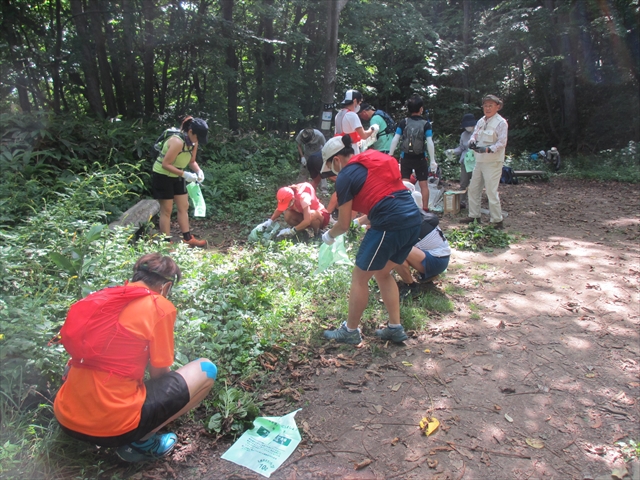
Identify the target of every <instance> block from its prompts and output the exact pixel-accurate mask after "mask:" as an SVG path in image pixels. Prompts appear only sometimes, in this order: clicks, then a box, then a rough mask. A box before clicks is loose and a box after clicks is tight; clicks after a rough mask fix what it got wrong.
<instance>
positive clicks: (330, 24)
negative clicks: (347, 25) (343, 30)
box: [319, 0, 348, 137]
mask: <svg viewBox="0 0 640 480" xmlns="http://www.w3.org/2000/svg"><path fill="white" fill-rule="evenodd" d="M347 1H348V0H327V1H326V5H327V39H326V44H325V60H324V76H323V81H322V97H321V99H322V103H323V104H324V105H329V104H332V103H333V101H334V96H335V93H336V72H337V70H338V26H339V23H340V12H342V9H343V8H344V7H345V5H346V4H347ZM324 105H323V106H322V108H321V109H320V117H319V118H320V123H319V127H320V128H322V125H323V124H322V113H323V112H324V111H325V108H324ZM324 125H325V126H326V122H325V123H324ZM322 133H324V136H325V137H330V136H331V131H330V130H329V129H327V128H324V129H322Z"/></svg>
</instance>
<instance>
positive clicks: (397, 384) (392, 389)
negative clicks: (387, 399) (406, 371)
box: [391, 383, 402, 392]
mask: <svg viewBox="0 0 640 480" xmlns="http://www.w3.org/2000/svg"><path fill="white" fill-rule="evenodd" d="M401 386H402V383H396V384H395V385H394V386H393V387H391V391H392V392H397V391H398V390H400V387H401Z"/></svg>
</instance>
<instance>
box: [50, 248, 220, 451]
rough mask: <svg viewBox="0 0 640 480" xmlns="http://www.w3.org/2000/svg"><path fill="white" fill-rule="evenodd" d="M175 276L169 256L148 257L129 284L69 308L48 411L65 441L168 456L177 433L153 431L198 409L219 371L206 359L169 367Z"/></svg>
mask: <svg viewBox="0 0 640 480" xmlns="http://www.w3.org/2000/svg"><path fill="white" fill-rule="evenodd" d="M180 278H181V273H180V268H178V266H177V265H176V263H175V262H174V261H173V260H172V259H171V258H170V257H166V256H164V257H163V256H162V255H160V254H159V253H149V254H147V255H143V256H142V257H140V259H139V260H138V261H137V262H136V264H135V265H134V267H133V278H132V280H131V282H130V283H125V285H124V286H121V287H112V288H105V289H103V290H100V291H98V292H95V293H92V294H91V295H89V296H87V297H86V298H84V299H82V300H80V301H79V302H76V303H75V304H74V305H72V306H71V309H70V310H69V314H68V315H67V319H66V321H65V324H64V325H63V327H62V329H61V331H60V337H61V343H62V344H63V345H64V347H65V349H66V350H67V351H68V352H69V353H70V354H71V360H70V361H69V365H70V368H69V370H68V374H67V375H66V380H65V381H64V383H63V384H62V387H61V388H60V390H59V391H58V394H57V395H56V398H55V402H54V405H53V409H54V413H55V416H56V419H57V420H58V422H59V423H60V426H61V427H62V430H63V431H64V432H65V433H66V434H67V435H69V436H71V437H73V438H76V439H78V440H83V441H86V442H90V443H93V444H95V445H100V446H103V447H116V448H117V450H116V453H117V454H118V456H119V457H120V458H122V459H123V460H125V461H130V462H138V461H144V460H150V459H151V460H152V459H156V458H160V457H164V456H166V455H168V454H169V453H170V452H171V451H172V450H173V448H174V447H175V445H176V442H177V440H178V439H177V437H176V435H175V434H174V433H164V434H160V433H158V431H159V430H160V429H161V428H162V427H163V426H165V425H166V424H168V423H170V422H172V421H173V420H175V419H176V418H178V417H180V416H181V415H184V414H185V413H187V412H188V411H189V410H191V409H192V408H194V407H196V406H198V405H199V404H200V402H201V401H202V400H203V399H204V398H205V397H206V396H207V394H208V393H209V391H210V390H211V387H213V383H214V380H215V378H216V375H217V371H218V370H217V367H216V366H215V365H214V364H213V363H212V362H211V361H210V360H207V359H205V358H200V359H198V360H194V361H193V362H190V363H188V364H186V365H184V366H182V367H180V368H178V369H177V370H175V371H172V370H171V368H170V367H171V365H173V361H174V339H173V327H174V323H175V320H176V308H175V307H174V306H173V304H172V303H171V302H170V301H169V300H168V297H169V294H170V293H171V288H172V287H173V285H175V284H176V283H177V282H178V281H179V280H180ZM87 332H88V333H87ZM146 370H148V371H149V376H150V379H149V380H147V381H144V375H145V371H146Z"/></svg>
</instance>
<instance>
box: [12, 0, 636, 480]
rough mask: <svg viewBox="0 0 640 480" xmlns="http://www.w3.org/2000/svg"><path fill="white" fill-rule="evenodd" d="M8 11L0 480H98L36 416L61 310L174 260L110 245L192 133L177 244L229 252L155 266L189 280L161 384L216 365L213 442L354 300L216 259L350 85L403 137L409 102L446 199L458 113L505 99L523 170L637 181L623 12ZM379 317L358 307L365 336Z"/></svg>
mask: <svg viewBox="0 0 640 480" xmlns="http://www.w3.org/2000/svg"><path fill="white" fill-rule="evenodd" d="M1 8H2V11H1V16H0V22H1V24H2V28H1V29H0V47H1V48H0V63H1V68H0V169H2V171H3V172H4V174H3V175H2V176H1V177H0V271H2V272H3V275H2V276H0V361H1V362H2V371H0V420H1V422H2V428H1V429H0V478H69V476H70V473H69V472H70V471H69V468H72V469H75V470H73V472H74V475H76V474H77V473H78V469H79V470H82V469H83V468H86V469H87V470H85V473H84V474H85V475H87V476H88V477H91V476H92V475H96V471H97V470H99V469H100V468H102V467H101V465H102V464H103V462H106V463H109V462H110V461H111V460H109V457H108V455H106V454H105V453H104V451H103V452H96V451H89V452H87V451H86V450H81V453H80V454H78V453H77V450H74V449H73V448H71V447H70V445H69V440H68V439H66V438H65V437H64V436H63V435H59V430H58V427H57V424H56V423H55V421H54V420H53V415H52V411H51V403H50V402H51V399H52V398H53V395H54V394H55V391H56V390H57V388H58V387H59V385H60V374H61V371H62V367H63V365H64V364H65V362H66V360H67V356H66V354H65V352H64V350H63V349H62V347H61V346H59V345H58V346H47V342H48V340H49V339H51V337H52V336H53V335H54V334H55V333H57V332H58V330H59V328H60V326H61V324H62V322H63V321H64V319H65V315H66V312H67V310H68V308H69V305H71V304H72V303H73V302H74V301H76V300H77V299H78V298H80V297H82V296H84V295H86V294H87V293H88V292H90V291H93V290H96V289H99V288H103V287H105V286H108V285H114V284H118V283H121V282H123V281H124V280H125V279H126V278H127V277H128V275H129V272H130V271H131V267H132V265H133V263H134V262H135V260H136V259H137V258H138V257H139V256H140V255H141V254H142V253H147V252H148V251H150V250H151V249H153V250H158V251H163V252H167V251H168V246H167V245H166V244H164V243H163V242H159V241H158V240H157V238H154V237H153V235H152V234H151V233H150V232H152V231H153V228H152V226H150V225H147V226H145V228H144V229H143V231H142V232H137V233H136V232H134V231H133V230H131V229H123V230H114V231H112V230H110V229H108V228H106V225H107V224H108V223H109V222H111V221H113V220H115V219H116V218H118V216H119V215H120V214H121V213H122V212H123V211H124V210H126V209H127V208H129V207H130V206H131V205H133V204H134V203H136V202H137V201H138V200H139V199H140V198H144V197H145V196H146V197H148V187H149V183H150V174H149V172H150V171H151V163H152V161H153V158H152V156H151V154H150V152H149V150H150V147H151V146H152V145H153V143H154V140H155V139H156V137H157V136H158V134H159V133H160V132H161V131H162V130H163V129H164V128H167V127H169V126H175V125H178V120H179V118H180V117H181V116H183V115H185V114H191V115H195V116H200V117H202V118H205V119H206V120H207V121H208V122H209V125H210V128H211V130H210V142H209V143H208V144H207V145H206V146H204V148H202V149H200V150H199V152H198V161H199V163H200V165H201V166H202V167H203V169H204V171H205V172H206V175H207V178H206V180H205V182H204V184H203V193H204V195H205V198H206V201H207V206H208V210H207V219H205V220H203V221H201V223H197V222H194V226H195V227H194V228H195V230H196V233H201V231H202V230H206V231H208V232H216V234H219V236H220V238H221V239H222V241H224V242H226V244H225V245H226V246H225V248H224V249H222V248H221V249H220V251H218V250H207V251H206V252H204V253H196V252H193V251H190V250H187V249H183V248H179V249H178V250H177V251H175V252H173V253H172V256H173V257H174V258H175V259H176V261H177V262H178V263H179V265H180V266H181V268H182V269H183V272H184V273H185V278H184V280H183V282H181V284H180V286H179V287H178V288H176V289H174V292H173V294H172V301H173V302H174V303H175V304H176V306H177V308H178V311H179V316H178V321H177V327H176V366H180V365H182V364H185V363H186V362H188V361H189V360H192V359H194V358H198V357H209V358H214V359H216V363H218V366H219V368H220V373H219V375H220V376H219V379H220V381H219V382H217V384H216V390H215V392H214V394H213V395H212V396H211V398H209V399H207V401H206V402H205V404H204V408H203V409H201V411H200V412H199V414H198V416H197V417H196V418H197V419H198V420H202V419H203V418H204V425H205V426H206V428H208V429H209V430H210V431H212V432H214V433H216V434H220V435H222V434H229V433H231V434H232V435H236V434H237V433H238V432H240V431H242V429H243V428H245V426H246V425H247V424H250V420H251V418H252V416H253V415H255V414H256V412H257V408H256V407H255V403H254V402H255V400H256V397H255V396H254V395H253V394H252V393H250V390H251V389H254V390H255V389H256V384H258V383H259V382H260V381H261V380H260V379H261V378H262V377H263V376H262V373H264V359H265V358H269V357H268V356H267V357H265V355H277V356H286V355H287V354H288V352H289V351H290V349H291V348H292V345H293V344H294V343H296V342H298V343H304V342H308V341H316V340H317V337H319V332H320V331H321V330H322V328H321V325H320V323H318V322H320V319H327V318H331V319H340V318H343V317H344V315H345V314H346V311H347V303H346V295H339V296H336V292H337V291H346V290H347V289H348V284H349V281H350V276H349V272H348V270H347V269H341V270H337V271H333V272H331V274H330V275H329V274H327V275H325V274H322V275H320V276H316V277H311V276H309V275H308V272H310V271H313V269H315V267H316V264H317V258H316V257H315V256H314V255H315V249H309V248H308V246H307V245H304V244H299V245H295V244H291V243H289V242H278V243H276V244H272V245H269V246H267V247H264V246H260V245H258V246H254V247H248V246H247V247H231V248H229V249H227V248H228V246H229V244H230V243H233V241H235V240H237V239H238V238H242V237H245V236H246V234H248V232H249V230H250V228H251V226H253V225H255V224H256V223H257V222H258V221H262V220H264V219H265V218H266V216H267V215H269V214H270V213H271V212H272V211H273V207H274V203H273V202H274V194H275V191H276V190H277V188H278V187H280V186H282V185H285V184H287V182H293V181H294V180H295V179H296V178H297V176H298V174H299V173H300V169H299V163H298V159H297V152H296V149H295V144H294V142H293V141H292V135H293V134H295V133H296V132H297V131H298V130H299V129H301V128H303V127H307V126H314V127H316V128H317V127H319V126H320V114H321V112H322V111H323V110H324V107H325V105H332V104H334V103H335V102H339V101H340V100H341V99H342V98H343V97H342V95H343V93H344V91H345V90H346V89H348V88H356V89H358V90H360V91H361V92H363V94H364V96H365V100H366V101H368V102H370V103H372V104H373V105H375V106H376V107H378V108H382V109H384V110H385V111H387V112H389V113H390V114H391V115H393V116H394V117H395V118H396V120H399V119H400V118H402V116H403V115H405V113H406V112H405V110H404V102H405V100H406V99H407V98H408V97H409V96H410V95H411V94H413V93H419V94H421V95H422V96H423V97H424V98H425V102H426V107H427V108H428V116H429V117H430V119H431V120H432V122H433V124H434V134H435V142H436V158H437V160H438V162H439V163H440V164H441V165H442V167H443V172H444V175H445V178H446V179H449V180H451V179H453V180H455V179H456V178H457V175H458V173H459V165H458V164H457V161H455V160H451V159H446V157H445V155H444V154H443V151H444V150H445V149H447V148H452V147H454V146H455V145H456V144H457V143H458V138H459V132H460V129H459V125H460V119H461V118H462V115H463V114H464V113H469V112H471V113H474V114H475V115H476V118H479V117H480V115H481V109H480V103H481V98H482V96H483V95H485V94H487V93H493V94H497V95H500V96H501V97H502V98H503V99H504V101H505V106H504V109H503V110H502V112H501V114H502V115H503V116H505V117H506V118H507V119H508V121H509V126H510V129H509V145H508V149H507V154H508V159H507V161H508V163H509V164H511V165H513V166H516V164H518V165H520V166H523V167H525V168H538V167H540V165H539V164H538V165H536V164H534V163H532V162H531V161H530V160H529V154H530V153H532V152H536V151H538V150H540V149H545V150H546V149H548V148H550V147H551V146H557V147H558V148H559V149H560V151H561V153H562V154H563V167H562V170H561V172H559V173H558V175H561V176H567V177H581V178H589V179H598V180H605V179H608V180H617V181H632V182H636V183H637V182H640V168H639V165H638V163H639V162H638V151H637V142H638V141H639V140H640V115H639V114H638V112H639V109H640V102H639V93H638V87H639V77H638V75H639V73H640V42H639V38H638V33H639V19H640V14H639V7H638V1H637V0H565V1H559V0H508V1H494V0H429V1H419V0H413V1H411V0H395V1H386V2H383V1H377V2H373V1H365V0H348V1H347V0H323V1H312V0H289V1H287V0H246V1H240V0H219V1H214V0H202V1H199V2H186V1H183V2H178V1H170V2H166V3H161V2H158V1H154V0H122V1H109V0H38V1H35V2H26V1H24V0H3V1H2V3H1ZM334 113H335V110H334ZM114 120H118V121H114ZM594 201H597V199H594ZM199 229H201V230H199ZM505 238H506V237H505ZM133 239H137V240H138V241H137V242H132V240H133ZM210 240H211V239H210ZM503 240H504V239H503ZM214 243H219V242H214ZM507 243H508V241H507ZM349 244H350V247H349V248H353V242H352V241H351V242H349ZM503 246H504V245H503ZM350 253H351V254H353V250H351V251H350ZM445 293H446V292H445ZM322 298H332V301H331V302H324V303H317V302H316V299H322ZM381 309H382V307H381V306H380V305H379V304H378V302H377V301H375V302H371V305H370V307H369V309H367V312H366V313H365V317H366V318H365V319H364V320H365V321H364V323H365V325H366V328H373V326H374V325H375V324H376V322H377V321H378V320H379V318H380V316H381V315H382V313H381V312H382V310H381ZM450 309H451V301H450V299H448V298H447V297H446V295H440V296H429V297H425V303H424V304H420V305H413V306H411V305H404V306H403V310H402V317H403V322H404V323H405V325H406V326H407V327H408V328H412V329H415V330H420V329H421V328H423V327H424V326H425V325H426V324H427V322H428V321H429V315H430V312H438V311H439V312H447V311H450ZM298 318H308V319H311V321H310V322H295V321H293V320H295V319H298ZM296 328H301V330H299V331H298V330H295V329H296ZM257 372H260V375H257V374H256V373H257ZM245 387H247V388H245ZM248 387H251V388H248ZM76 447H77V446H76ZM77 448H80V447H77ZM92 455H97V457H92ZM70 466H71V467H70Z"/></svg>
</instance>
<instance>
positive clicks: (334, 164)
mask: <svg viewBox="0 0 640 480" xmlns="http://www.w3.org/2000/svg"><path fill="white" fill-rule="evenodd" d="M322 158H323V160H324V162H325V163H324V166H323V169H322V170H323V172H328V171H331V172H333V173H334V174H335V175H337V178H336V193H337V195H338V221H337V222H336V224H335V225H334V226H333V228H331V230H328V231H327V232H325V233H324V234H323V236H322V240H323V241H324V242H325V243H326V244H329V245H331V244H332V243H333V242H334V241H335V238H336V237H337V236H338V235H341V234H343V233H345V232H346V231H347V230H349V226H350V224H351V213H352V211H357V212H362V213H364V214H366V215H367V220H366V222H367V223H369V224H370V228H369V229H368V230H367V233H366V234H365V236H364V238H363V240H362V243H361V244H360V248H359V249H358V254H357V255H356V265H355V267H354V268H353V272H352V278H351V290H350V293H349V313H348V317H347V321H346V322H343V323H342V325H341V326H340V328H338V329H337V330H327V331H325V332H324V336H325V338H328V339H334V340H336V341H338V342H341V343H350V344H359V343H360V342H361V341H362V336H361V334H360V329H359V328H358V325H359V324H360V318H361V317H362V312H364V309H365V308H366V307H367V303H368V301H369V280H370V279H371V277H374V278H375V279H376V282H377V283H378V286H379V288H380V295H381V296H382V300H383V301H384V304H385V307H386V309H387V312H388V313H389V322H388V325H387V327H385V328H383V329H380V330H376V336H378V337H379V338H381V339H382V340H391V341H393V342H402V341H404V340H406V339H407V334H406V333H405V331H404V328H403V327H402V325H401V324H400V299H399V294H398V286H397V284H396V281H395V279H394V278H393V276H391V271H392V270H393V269H394V268H395V267H397V266H398V265H401V264H402V263H403V262H404V261H405V260H406V258H407V256H408V255H409V252H411V248H412V247H413V245H414V244H415V243H416V242H417V241H418V238H419V235H420V224H421V223H422V217H421V214H420V211H419V210H418V207H417V206H416V203H415V201H414V200H413V197H412V196H411V193H410V192H409V190H407V187H405V186H404V184H403V183H402V178H401V176H400V171H399V169H398V162H397V161H396V159H395V158H393V157H391V156H389V155H387V154H385V153H382V152H379V151H377V150H367V151H365V152H364V153H361V154H359V155H353V148H352V146H351V138H350V137H349V136H348V135H344V136H342V137H333V138H331V139H329V141H327V143H326V144H325V145H324V147H323V148H322Z"/></svg>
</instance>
